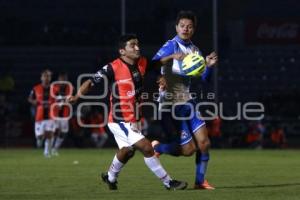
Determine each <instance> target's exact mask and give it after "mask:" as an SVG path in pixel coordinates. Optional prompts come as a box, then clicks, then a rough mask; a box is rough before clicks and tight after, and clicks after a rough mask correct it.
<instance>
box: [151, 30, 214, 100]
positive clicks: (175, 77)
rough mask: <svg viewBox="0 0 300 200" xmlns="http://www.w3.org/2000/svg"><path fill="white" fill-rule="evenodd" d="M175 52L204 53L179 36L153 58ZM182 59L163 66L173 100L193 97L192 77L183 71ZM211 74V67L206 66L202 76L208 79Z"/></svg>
mask: <svg viewBox="0 0 300 200" xmlns="http://www.w3.org/2000/svg"><path fill="white" fill-rule="evenodd" d="M174 53H184V54H190V53H198V54H199V55H202V53H201V52H200V51H199V49H198V47H196V46H195V45H194V44H193V43H192V42H191V41H188V42H186V41H183V40H182V39H180V38H179V37H178V36H175V37H174V38H173V39H172V40H169V41H167V42H166V43H165V44H164V45H163V46H162V47H161V48H160V50H159V51H158V52H157V53H156V55H155V56H154V57H153V60H160V59H162V58H164V57H167V56H169V55H172V54H174ZM181 66H182V61H181V60H176V59H173V62H171V63H170V64H167V66H163V67H162V74H163V75H164V76H165V78H166V80H167V84H168V92H170V93H172V97H173V98H172V100H173V102H186V101H188V100H190V99H191V97H190V96H191V95H190V92H189V88H190V83H191V78H190V77H189V76H186V75H185V74H184V73H183V72H182V67H181ZM210 74H211V68H208V67H206V69H205V72H204V73H203V75H202V76H201V78H202V80H203V81H206V80H207V79H208V77H209V75H210Z"/></svg>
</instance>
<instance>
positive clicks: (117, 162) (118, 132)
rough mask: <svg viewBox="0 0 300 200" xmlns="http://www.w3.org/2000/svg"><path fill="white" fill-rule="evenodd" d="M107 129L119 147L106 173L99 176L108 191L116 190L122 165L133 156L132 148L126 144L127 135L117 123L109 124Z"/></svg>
mask: <svg viewBox="0 0 300 200" xmlns="http://www.w3.org/2000/svg"><path fill="white" fill-rule="evenodd" d="M108 128H109V129H110V131H111V132H112V133H113V135H114V138H115V140H116V143H117V145H118V147H119V150H118V152H117V153H116V155H115V156H114V158H113V160H112V163H111V165H110V167H109V169H108V171H107V172H104V173H102V174H101V178H102V180H103V181H104V182H105V183H106V184H107V185H108V187H109V189H110V190H117V178H118V175H119V173H120V172H121V170H122V168H123V167H124V165H125V164H126V163H127V162H128V160H130V158H132V157H133V156H134V152H135V150H134V148H132V147H131V145H130V144H129V143H128V139H127V135H126V134H125V133H124V131H123V130H122V129H121V126H120V125H119V123H109V124H108Z"/></svg>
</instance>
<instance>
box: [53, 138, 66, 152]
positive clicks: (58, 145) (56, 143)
mask: <svg viewBox="0 0 300 200" xmlns="http://www.w3.org/2000/svg"><path fill="white" fill-rule="evenodd" d="M63 141H64V138H61V137H56V139H55V143H54V149H56V150H57V149H59V147H60V146H61V144H62V143H63Z"/></svg>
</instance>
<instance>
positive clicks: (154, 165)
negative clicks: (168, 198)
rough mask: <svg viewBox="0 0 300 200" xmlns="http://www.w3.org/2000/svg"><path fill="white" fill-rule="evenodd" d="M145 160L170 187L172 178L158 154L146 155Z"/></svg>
mask: <svg viewBox="0 0 300 200" xmlns="http://www.w3.org/2000/svg"><path fill="white" fill-rule="evenodd" d="M144 160H145V163H146V165H147V166H148V167H149V169H150V170H151V171H152V172H153V173H154V174H155V175H156V176H157V177H158V178H159V179H160V180H161V181H162V182H163V184H164V185H166V186H167V187H169V182H170V180H172V179H171V177H170V176H169V175H168V173H167V172H166V170H165V169H164V168H163V166H162V165H161V164H160V162H159V160H158V158H157V157H156V156H152V157H150V158H146V157H144Z"/></svg>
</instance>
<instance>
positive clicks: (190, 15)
mask: <svg viewBox="0 0 300 200" xmlns="http://www.w3.org/2000/svg"><path fill="white" fill-rule="evenodd" d="M181 19H190V20H191V21H192V22H193V25H194V27H195V28H196V26H197V16H196V15H195V13H194V12H193V11H190V10H182V11H180V12H179V13H178V14H177V18H176V25H178V23H179V21H180V20H181Z"/></svg>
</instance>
